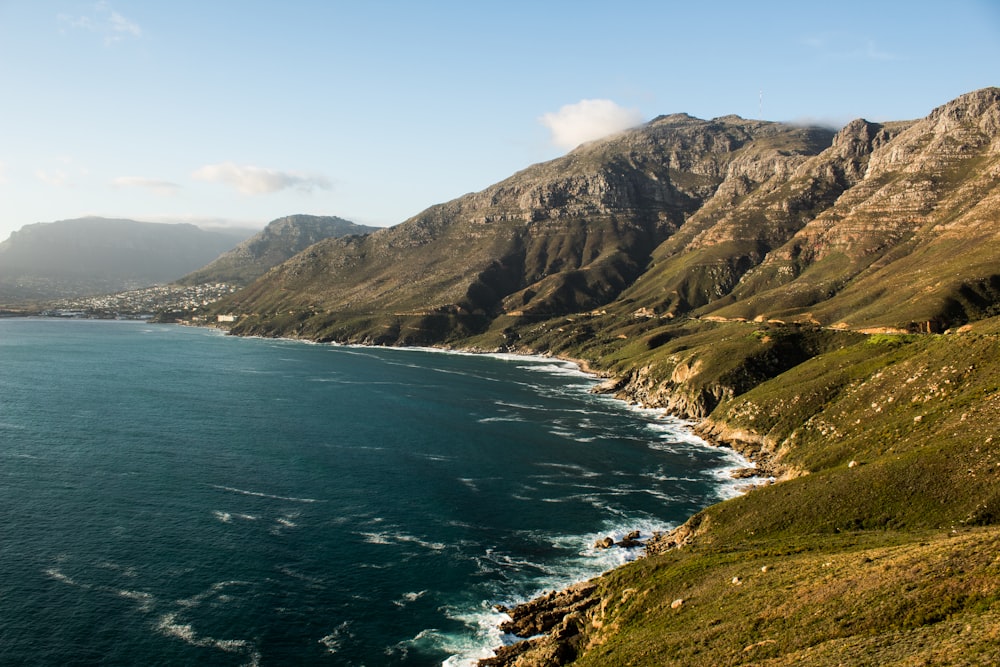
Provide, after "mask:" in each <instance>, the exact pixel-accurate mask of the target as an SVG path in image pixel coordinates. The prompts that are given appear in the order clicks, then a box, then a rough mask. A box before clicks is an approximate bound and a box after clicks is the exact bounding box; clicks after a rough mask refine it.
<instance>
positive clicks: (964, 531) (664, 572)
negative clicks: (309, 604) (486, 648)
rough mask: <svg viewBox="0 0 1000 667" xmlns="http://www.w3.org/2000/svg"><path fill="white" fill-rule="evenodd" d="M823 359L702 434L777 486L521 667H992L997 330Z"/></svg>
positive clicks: (676, 539)
mask: <svg viewBox="0 0 1000 667" xmlns="http://www.w3.org/2000/svg"><path fill="white" fill-rule="evenodd" d="M716 326H718V327H720V328H725V329H732V330H734V332H738V335H737V337H738V336H744V337H745V335H746V332H747V327H748V326H750V325H747V324H742V323H723V324H717V325H716ZM715 335H716V336H718V333H716V334H715ZM768 335H772V334H768ZM750 337H751V338H754V337H756V336H753V335H752V334H751V335H750ZM831 342H833V343H834V344H828V345H827V346H826V349H819V348H816V350H817V353H816V354H815V356H811V357H809V358H808V359H806V360H804V361H802V362H801V363H797V364H794V365H792V366H791V367H790V368H788V369H787V370H784V371H782V372H777V373H775V374H773V377H771V378H770V379H767V380H765V381H762V382H760V383H757V384H755V385H754V386H753V387H752V388H749V389H748V390H745V391H738V390H735V391H733V395H732V396H728V397H725V398H723V399H721V400H720V401H719V402H718V404H717V405H716V407H715V408H714V409H713V410H712V411H711V414H710V415H709V416H708V418H707V419H706V420H705V421H704V422H703V424H702V427H701V430H702V432H703V433H704V434H705V435H706V436H707V437H710V438H713V439H715V440H719V441H723V442H728V443H729V444H731V445H733V446H734V447H736V448H737V449H740V450H742V451H745V452H747V453H748V454H749V455H751V456H754V457H756V458H758V459H761V460H764V461H766V462H768V465H769V466H770V467H771V469H772V470H773V471H774V472H775V473H776V474H779V475H783V481H780V482H779V483H774V484H769V485H764V486H761V487H759V488H756V489H754V490H752V491H750V492H748V493H747V494H745V495H743V496H741V497H738V498H735V499H733V500H730V501H726V502H724V503H720V504H718V505H715V506H713V507H710V508H707V509H705V510H704V511H702V512H700V513H698V514H697V515H695V516H694V517H692V518H691V520H689V521H688V522H687V523H686V524H685V525H684V526H682V527H681V528H680V529H678V530H677V531H675V532H674V533H672V534H670V535H666V536H662V537H661V538H660V539H659V540H658V541H657V542H656V543H655V544H654V545H653V546H652V548H651V551H652V552H654V553H655V554H656V555H652V556H650V557H648V558H646V559H643V560H642V561H639V562H637V563H635V564H632V565H629V566H626V567H624V568H621V569H619V570H616V571H614V572H612V573H610V574H609V575H606V576H604V577H602V578H600V579H598V580H597V581H596V587H595V588H594V590H593V592H592V593H590V595H591V598H592V601H591V604H589V606H587V605H583V606H584V607H585V609H586V610H585V611H584V612H582V613H580V612H577V613H576V614H575V616H574V615H573V614H570V615H569V616H565V615H564V616H561V617H560V618H561V619H562V620H561V621H560V623H559V624H558V625H557V626H556V627H554V628H553V629H552V631H551V632H550V633H549V635H547V636H545V637H543V638H541V639H535V640H532V642H528V645H530V646H531V648H530V649H529V650H527V651H526V652H525V653H523V654H521V655H520V656H519V659H520V660H521V661H522V662H520V663H516V664H539V665H542V664H569V663H570V662H573V664H581V665H664V664H677V665H723V664H724V665H799V664H808V665H843V664H848V665H886V664H899V665H918V664H919V665H923V664H942V665H943V664H948V665H980V664H981V665H986V664H996V661H997V660H1000V630H998V628H1000V626H998V622H1000V558H998V556H997V554H998V553H1000V551H997V548H998V547H1000V428H998V424H1000V319H998V318H993V319H990V320H985V321H981V322H977V323H976V324H974V325H972V326H970V327H965V328H964V329H963V330H962V332H951V333H948V334H942V335H926V334H925V335H898V334H891V335H886V334H873V335H869V336H855V337H854V339H853V341H852V340H849V339H846V338H841V339H839V340H836V341H834V340H833V339H831V340H828V341H827V343H831ZM729 352H730V353H731V352H732V349H730V350H729ZM744 357H745V358H747V355H744ZM678 600H679V601H680V602H677V601H678ZM556 615H557V616H558V614H556ZM567 619H568V620H567ZM496 664H515V663H514V662H513V661H510V662H503V661H501V662H498V663H496Z"/></svg>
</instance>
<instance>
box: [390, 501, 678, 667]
mask: <svg viewBox="0 0 1000 667" xmlns="http://www.w3.org/2000/svg"><path fill="white" fill-rule="evenodd" d="M674 527H676V524H673V523H663V522H661V521H659V520H657V519H655V518H643V519H635V518H633V519H623V520H622V521H619V522H608V523H606V524H605V525H604V526H603V529H602V530H600V531H596V532H593V533H586V534H583V535H550V536H546V535H539V534H537V533H530V532H529V533H527V534H526V535H527V536H528V537H531V538H533V539H536V540H538V541H539V542H542V543H544V542H548V543H549V544H550V545H551V546H552V547H555V548H557V549H560V550H563V551H566V552H567V553H568V554H569V555H568V556H567V557H566V558H563V559H560V560H559V561H558V562H555V563H548V564H543V563H538V562H534V561H531V560H528V559H524V558H515V557H513V556H510V555H508V554H505V553H503V552H502V551H498V550H494V549H487V550H486V552H485V553H484V554H483V555H481V556H479V557H478V558H477V559H476V560H477V563H478V567H479V569H480V572H481V573H483V575H487V576H488V575H492V578H493V579H494V580H495V583H494V585H493V589H492V590H491V591H490V593H491V597H489V598H487V599H482V598H481V599H479V600H477V601H475V602H470V603H468V604H452V605H445V607H444V612H445V615H446V616H447V617H448V618H449V619H452V620H457V621H460V622H461V623H462V625H463V627H464V628H465V631H464V632H455V633H445V632H441V631H439V630H436V629H432V630H424V631H423V632H421V633H419V634H418V635H417V636H415V637H414V638H413V639H411V640H408V641H407V642H403V645H404V648H406V647H427V648H433V649H436V650H439V651H444V652H447V653H448V654H449V657H448V658H447V659H446V660H445V661H444V663H443V664H444V665H446V666H447V667H472V666H474V665H476V664H477V663H478V661H479V660H482V659H483V658H489V657H492V656H493V655H494V654H495V648H496V647H497V646H501V645H503V644H509V643H512V642H514V641H518V640H519V638H517V637H514V636H512V635H505V634H504V633H503V632H501V630H500V624H501V623H502V622H503V621H505V620H509V618H510V617H509V616H508V615H507V614H505V613H503V612H502V611H499V610H498V607H497V605H498V604H499V605H503V606H505V607H508V608H509V607H512V606H514V605H517V604H520V603H523V602H527V601H528V600H531V599H534V598H536V597H538V596H540V595H543V594H545V593H546V592H548V591H551V590H561V589H564V588H566V587H567V586H569V585H571V584H573V583H576V582H579V581H586V580H588V579H591V578H593V577H595V576H598V575H600V574H602V573H603V572H607V571H609V570H612V569H614V568H616V567H619V566H621V565H624V564H625V563H627V562H630V561H633V560H635V559H637V558H639V557H640V556H641V555H642V553H643V550H644V543H645V541H646V540H648V539H650V538H651V537H652V536H653V535H654V534H655V533H658V532H660V533H662V532H666V531H669V530H671V529H673V528H674ZM635 531H638V532H639V533H640V538H639V540H638V541H637V542H638V544H637V545H636V546H632V547H627V548H623V547H618V546H615V547H612V548H609V549H601V548H598V547H597V545H596V543H597V542H598V540H603V539H604V538H606V537H610V538H612V540H613V541H614V542H621V541H622V540H624V538H625V537H626V536H628V535H629V534H631V533H634V532H635ZM515 585H517V586H519V589H520V590H519V592H517V593H514V594H511V587H512V586H515Z"/></svg>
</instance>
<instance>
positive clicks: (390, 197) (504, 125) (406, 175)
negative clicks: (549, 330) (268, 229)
mask: <svg viewBox="0 0 1000 667" xmlns="http://www.w3.org/2000/svg"><path fill="white" fill-rule="evenodd" d="M997 85H1000V0H978V1H971V0H950V1H949V2H947V3H944V2H941V1H940V0H938V1H935V2H925V1H922V0H909V1H898V2H897V1H884V2H880V1H879V0H866V1H864V2H856V1H854V0H840V1H838V2H801V1H797V2H768V1H766V0H759V1H757V2H751V1H747V0H742V1H740V2H725V1H717V2H699V3H695V2H690V1H689V0H688V1H684V2H675V1H672V0H656V1H650V2H644V1H643V2H630V1H629V0H619V1H618V2H615V3H610V2H590V1H589V0H573V1H571V2H563V1H561V0H550V1H545V0H532V1H531V2H522V1H521V0H504V1H503V2H495V1H493V0H475V1H471V0H461V1H458V2H452V1H450V0H442V1H439V2H435V1H432V0H422V1H421V0H411V1H403V0H398V1H388V0H365V1H363V2H362V1H360V0H353V1H351V2H341V1H340V0H325V1H321V0H316V1H307V0H211V1H207V2H206V1H205V0H198V1H192V0H171V1H170V2H159V1H152V0H99V1H95V0H0V240H3V239H6V238H7V237H8V236H9V234H10V232H11V231H14V230H17V229H19V228H21V227H22V226H24V225H27V224H31V223H35V222H51V221H55V220H63V219H70V218H77V217H83V216H89V215H98V216H104V217H125V218H133V219H138V220H149V221H160V222H194V223H196V224H201V225H216V224H224V225H238V226H250V227H255V228H260V227H263V225H264V224H266V223H267V222H268V221H270V220H273V219H275V218H278V217H282V216H285V215H290V214H293V213H309V214H314V215H337V216H340V217H343V218H347V219H350V220H353V221H355V222H359V223H364V224H371V225H378V226H388V225H394V224H397V223H399V222H402V221H403V220H405V219H407V218H409V217H411V216H413V215H416V214H417V213H419V212H420V211H422V210H424V209H425V208H427V207H428V206H431V205H433V204H437V203H441V202H444V201H448V200H451V199H454V198H455V197H458V196H461V195H463V194H465V193H468V192H474V191H478V190H482V189H484V188H486V187H488V186H489V185H491V184H493V183H495V182H497V181H500V180H502V179H504V178H506V177H507V176H510V175H511V174H513V173H514V172H516V171H518V170H520V169H523V168H525V167H527V166H529V165H531V164H534V163H537V162H541V161H544V160H549V159H552V158H555V157H558V156H560V155H563V154H565V153H566V152H567V151H568V150H570V149H572V148H573V147H574V146H575V145H577V144H579V143H581V142H583V141H587V140H590V139H594V138H598V137H599V136H602V135H604V134H607V133H610V132H615V131H619V130H621V129H624V128H627V127H629V126H632V125H636V124H639V123H642V122H645V121H648V120H651V119H653V118H655V117H656V116H658V115H661V114H671V113H689V114H691V115H693V116H696V117H699V118H705V119H709V118H715V117H718V116H724V115H728V114H738V115H740V116H743V117H744V118H763V119H766V120H774V121H790V122H799V123H809V122H812V123H821V124H825V125H832V126H841V125H844V124H845V123H847V122H848V121H850V120H852V119H854V118H867V119H868V120H872V121H884V120H902V119H911V118H920V117H923V116H926V115H927V114H928V113H930V111H931V110H933V109H934V108H935V107H937V106H940V105H942V104H945V103H946V102H948V101H950V100H952V99H954V98H955V97H958V96H959V95H961V94H963V93H966V92H970V91H972V90H976V89H979V88H983V87H987V86H997Z"/></svg>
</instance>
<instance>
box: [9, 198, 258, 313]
mask: <svg viewBox="0 0 1000 667" xmlns="http://www.w3.org/2000/svg"><path fill="white" fill-rule="evenodd" d="M249 233H250V232H248V231H247V230H242V229H239V230H237V229H233V230H218V231H206V230H203V229H200V228H199V227H196V226H194V225H191V224H165V223H152V222H138V221H135V220H121V219H108V218H79V219H75V220H60V221H58V222H48V223H36V224H32V225H26V226H24V227H22V228H21V229H20V230H19V231H16V232H14V233H12V234H11V235H10V238H8V239H7V240H6V241H4V242H3V243H0V300H3V301H20V300H28V299H38V300H45V299H55V298H65V297H78V296H85V295H90V294H106V293H111V292H119V291H123V290H126V289H133V288H137V287H147V286H149V285H154V284H159V283H165V282H169V281H171V280H175V279H176V278H177V277H178V276H182V275H184V274H185V273H188V272H189V271H192V270H194V269H196V268H198V267H200V266H204V265H205V264H206V263H207V262H209V261H210V260H212V259H213V258H215V257H217V256H218V255H219V254H220V253H222V252H224V251H226V250H229V249H230V248H232V247H233V246H234V245H236V244H237V243H239V242H240V241H242V240H243V239H245V238H246V237H247V236H248V235H249Z"/></svg>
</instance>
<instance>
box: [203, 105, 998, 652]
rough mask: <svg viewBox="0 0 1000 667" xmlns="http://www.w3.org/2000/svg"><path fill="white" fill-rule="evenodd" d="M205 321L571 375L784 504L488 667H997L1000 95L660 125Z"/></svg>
mask: <svg viewBox="0 0 1000 667" xmlns="http://www.w3.org/2000/svg"><path fill="white" fill-rule="evenodd" d="M217 312H227V313H232V314H234V315H235V316H236V320H237V321H236V322H235V323H234V324H233V328H232V331H233V332H234V333H237V334H259V335H275V336H277V335H281V336H293V337H294V336H298V337H303V338H309V339H313V340H336V341H345V342H368V343H380V344H438V345H445V346H452V347H462V348H466V349H480V350H497V349H502V350H510V351H521V352H535V353H544V354H553V355H560V356H564V357H570V358H574V359H578V360H581V361H583V362H585V363H586V365H587V367H588V368H590V369H591V370H593V371H594V372H597V373H600V374H602V375H605V376H607V382H606V383H605V384H604V387H603V388H604V390H606V391H610V392H615V393H617V394H618V395H620V396H621V397H623V398H626V399H628V400H632V401H635V402H637V403H641V404H643V405H647V406H658V407H662V408H665V409H667V410H669V411H670V412H672V413H674V414H677V415H680V416H685V417H690V418H693V419H696V420H697V424H698V426H697V429H698V431H699V432H700V433H701V434H702V435H704V436H705V437H706V438H707V439H709V440H710V441H711V442H715V443H719V444H725V445H728V446H731V447H733V448H734V449H736V450H737V451H740V452H742V453H743V454H745V455H746V456H748V457H749V458H750V459H751V460H753V461H754V463H755V464H756V467H757V473H758V474H763V475H765V476H768V477H770V478H771V480H773V481H769V482H765V483H763V484H759V485H758V486H757V487H756V488H754V489H752V490H750V491H748V493H746V494H744V495H743V496H741V497H739V498H736V499H733V500H730V501H726V502H723V503H720V504H718V505H715V506H712V507H709V508H706V509H705V510H703V511H702V512H699V513H698V514H696V515H695V516H694V517H692V518H691V519H690V520H689V521H688V522H687V523H685V524H684V525H683V526H679V527H678V528H677V529H676V530H675V531H672V532H671V533H670V534H666V535H661V536H659V537H658V538H656V539H655V540H653V541H652V543H651V544H650V545H649V552H650V555H649V556H648V557H647V558H644V559H642V560H640V561H638V562H636V563H634V564H631V565H628V566H625V567H622V568H619V569H617V570H615V571H613V572H611V573H609V574H607V575H605V576H603V577H600V578H598V579H596V580H594V581H592V582H588V583H586V584H584V585H581V586H578V587H575V588H573V589H571V590H568V591H564V592H561V593H559V594H552V595H548V596H546V597H544V598H541V599H539V600H536V601H534V602H532V603H530V604H528V605H525V606H522V607H520V608H517V609H514V610H511V612H510V613H511V616H512V620H511V622H510V624H508V625H507V626H505V627H506V630H507V631H509V632H510V633H512V634H516V635H520V636H523V637H526V638H529V639H528V640H527V641H525V642H521V643H519V644H515V645H513V646H511V647H508V648H505V649H503V650H502V651H500V654H499V655H498V657H497V658H495V659H490V660H488V661H486V662H485V663H484V664H495V665H514V664H517V665H522V666H524V665H562V664H571V663H572V664H580V665H602V666H604V665H625V664H630V665H664V664H676V665H721V664H725V665H842V664H847V665H869V664H871V665H876V664H877V665H884V664H897V665H911V664H942V665H943V664H948V665H966V664H968V665H980V664H1000V634H998V631H997V628H1000V560H998V559H997V557H996V553H997V548H998V547H1000V428H998V426H997V425H998V424H1000V89H998V88H989V89H984V90H980V91H975V92H972V93H969V94H967V95H964V96H962V97H960V98H958V99H956V100H954V101H952V102H949V103H947V104H945V105H943V106H941V107H939V108H938V109H935V110H933V111H932V112H931V113H930V114H929V115H928V116H927V117H926V118H923V119H919V120H912V121H899V122H891V123H871V122H868V121H864V120H857V121H854V122H852V123H850V124H848V125H847V126H846V127H844V128H843V129H842V130H840V131H839V132H832V131H829V130H825V129H822V128H805V127H798V126H791V125H785V124H780V123H767V122H761V121H747V120H743V119H740V118H737V117H733V116H729V117H725V118H718V119H714V120H711V121H704V120H698V119H695V118H691V117H689V116H684V115H674V116H665V117H661V118H657V119H656V120H654V121H652V122H650V123H648V124H647V125H645V126H643V127H640V128H637V129H634V130H631V131H628V132H625V133H623V134H620V135H617V136H614V137H610V138H608V139H605V140H602V141H598V142H594V143H591V144H587V145H584V146H581V147H579V148H577V149H576V150H574V151H573V152H571V153H569V154H568V155H566V156H565V157H563V158H559V159H557V160H553V161H551V162H547V163H543V164H539V165H535V166H532V167H529V168H528V169H525V170H524V171H522V172H519V173H518V174H515V175H514V176H512V177H511V178H509V179H507V180H505V181H503V182H501V183H498V184H497V185H495V186H492V187H490V188H487V189H486V190H484V191H482V192H479V193H474V194H470V195H466V196H464V197H461V198H459V199H456V200H454V201H451V202H448V203H445V204H441V205H439V206H435V207H432V208H431V209H428V210H427V211H424V212H423V213H421V214H419V215H417V216H415V217H413V218H411V219H410V220H407V221H406V222H404V223H402V224H401V225H399V226H397V227H394V228H390V229H385V230H380V231H378V232H375V233H373V234H371V235H369V236H366V237H350V238H345V239H338V240H326V241H322V242H320V243H318V244H316V245H314V246H312V247H310V248H308V249H307V250H306V251H305V252H303V253H300V254H299V255H296V256H295V257H293V258H291V259H290V260H288V261H287V262H285V263H283V264H281V265H279V266H277V267H275V268H274V269H272V270H271V271H269V272H268V273H267V274H265V275H264V276H262V277H261V278H260V279H259V280H257V281H256V282H254V283H253V284H252V285H250V286H249V287H248V288H246V289H245V290H243V291H242V292H239V293H237V294H236V295H234V296H233V297H231V298H229V299H228V300H226V301H224V302H223V303H222V304H221V305H220V306H219V307H218V311H217Z"/></svg>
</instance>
